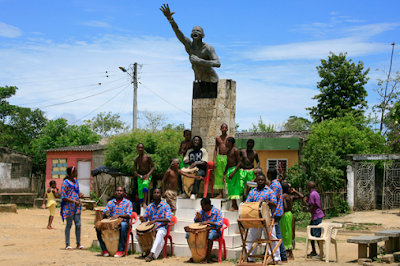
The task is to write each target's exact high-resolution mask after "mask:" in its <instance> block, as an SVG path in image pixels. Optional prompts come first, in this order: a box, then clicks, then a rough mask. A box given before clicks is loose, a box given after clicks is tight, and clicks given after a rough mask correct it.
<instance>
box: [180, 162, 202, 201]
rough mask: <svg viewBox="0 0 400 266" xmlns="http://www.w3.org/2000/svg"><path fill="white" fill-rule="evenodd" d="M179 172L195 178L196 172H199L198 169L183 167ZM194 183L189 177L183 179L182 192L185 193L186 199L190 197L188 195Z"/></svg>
mask: <svg viewBox="0 0 400 266" xmlns="http://www.w3.org/2000/svg"><path fill="white" fill-rule="evenodd" d="M181 171H182V172H185V173H187V174H190V175H194V176H195V175H196V174H197V172H198V171H199V168H197V167H194V168H189V167H184V168H182V169H181ZM194 181H195V179H194V178H190V177H186V176H184V177H183V190H184V191H185V193H186V195H187V196H188V197H190V194H191V193H192V190H193V184H194Z"/></svg>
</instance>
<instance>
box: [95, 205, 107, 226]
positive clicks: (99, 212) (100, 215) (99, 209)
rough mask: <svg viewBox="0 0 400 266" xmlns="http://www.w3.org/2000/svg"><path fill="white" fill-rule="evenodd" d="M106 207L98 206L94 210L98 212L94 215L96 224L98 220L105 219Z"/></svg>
mask: <svg viewBox="0 0 400 266" xmlns="http://www.w3.org/2000/svg"><path fill="white" fill-rule="evenodd" d="M105 208H106V207H96V208H94V209H93V210H94V211H96V214H95V216H94V224H96V223H97V222H98V221H101V220H103V211H104V209H105Z"/></svg>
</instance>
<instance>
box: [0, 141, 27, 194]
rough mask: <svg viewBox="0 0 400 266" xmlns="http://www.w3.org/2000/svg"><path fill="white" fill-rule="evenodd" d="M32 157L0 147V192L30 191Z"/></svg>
mask: <svg viewBox="0 0 400 266" xmlns="http://www.w3.org/2000/svg"><path fill="white" fill-rule="evenodd" d="M31 175H32V159H31V158H30V157H29V156H28V155H26V154H24V153H20V152H18V151H15V150H12V149H8V148H4V147H0V192H1V193H28V192H31Z"/></svg>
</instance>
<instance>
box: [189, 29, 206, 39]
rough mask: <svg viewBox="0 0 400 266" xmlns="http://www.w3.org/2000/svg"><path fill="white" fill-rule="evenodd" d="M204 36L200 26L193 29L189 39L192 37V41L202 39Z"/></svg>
mask: <svg viewBox="0 0 400 266" xmlns="http://www.w3.org/2000/svg"><path fill="white" fill-rule="evenodd" d="M204 36H205V35H204V31H203V28H202V27H200V26H196V27H193V30H192V34H191V35H190V37H192V38H193V40H198V39H203V38H204Z"/></svg>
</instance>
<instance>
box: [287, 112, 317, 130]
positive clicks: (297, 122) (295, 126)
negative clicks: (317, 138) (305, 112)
mask: <svg viewBox="0 0 400 266" xmlns="http://www.w3.org/2000/svg"><path fill="white" fill-rule="evenodd" d="M283 127H284V130H285V131H303V130H309V129H310V128H311V122H310V121H309V120H308V119H306V118H303V117H297V116H295V115H292V116H289V119H288V120H287V122H286V123H285V124H284V126H283Z"/></svg>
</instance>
